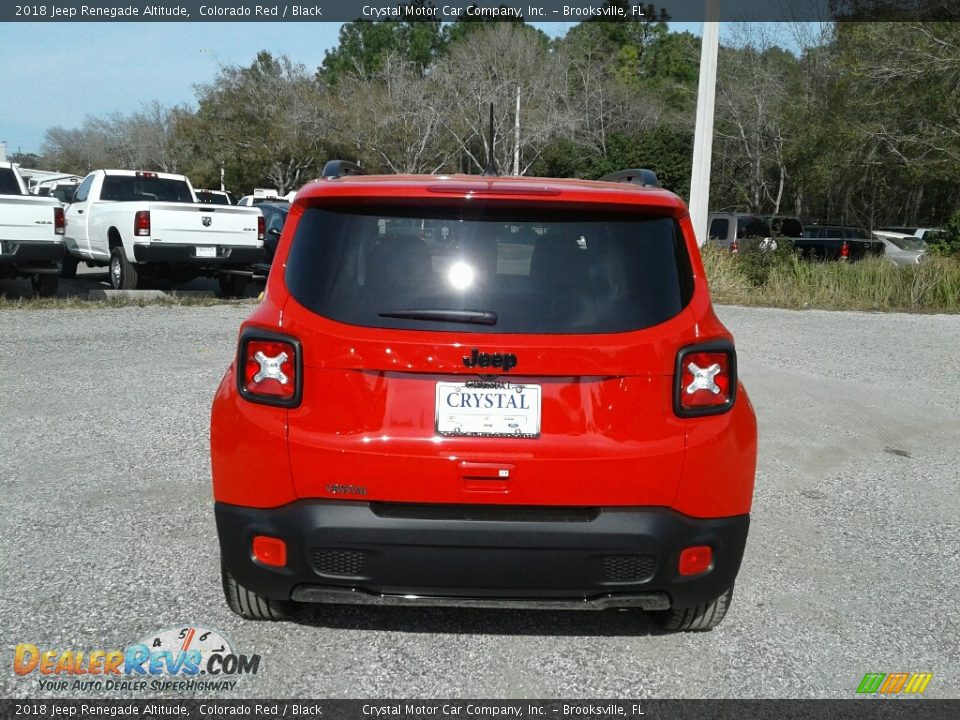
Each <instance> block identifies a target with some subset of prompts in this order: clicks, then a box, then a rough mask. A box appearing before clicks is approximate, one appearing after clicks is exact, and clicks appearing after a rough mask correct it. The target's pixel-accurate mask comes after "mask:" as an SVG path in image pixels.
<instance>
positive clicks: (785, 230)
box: [770, 217, 803, 238]
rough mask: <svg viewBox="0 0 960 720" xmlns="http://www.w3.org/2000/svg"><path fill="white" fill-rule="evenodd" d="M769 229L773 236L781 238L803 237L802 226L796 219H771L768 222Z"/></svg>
mask: <svg viewBox="0 0 960 720" xmlns="http://www.w3.org/2000/svg"><path fill="white" fill-rule="evenodd" d="M770 229H771V230H772V231H773V234H774V235H780V236H782V237H788V238H797V237H803V226H802V225H801V224H800V221H799V220H797V219H796V218H789V217H783V218H773V220H771V222H770Z"/></svg>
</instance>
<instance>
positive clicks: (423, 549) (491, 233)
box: [210, 168, 757, 630]
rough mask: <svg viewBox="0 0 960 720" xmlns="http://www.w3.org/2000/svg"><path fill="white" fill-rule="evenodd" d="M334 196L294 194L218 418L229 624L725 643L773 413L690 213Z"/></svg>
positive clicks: (551, 197) (496, 191)
mask: <svg viewBox="0 0 960 720" xmlns="http://www.w3.org/2000/svg"><path fill="white" fill-rule="evenodd" d="M354 171H357V172H358V171H359V169H358V168H354ZM639 174H640V173H637V172H631V173H622V174H615V175H614V176H612V177H614V178H620V179H621V180H622V179H623V178H625V177H634V176H637V175H639ZM324 175H325V177H327V178H329V179H325V180H322V181H318V182H313V183H310V184H308V185H307V186H305V187H304V188H303V189H301V190H300V191H299V192H298V193H297V197H296V199H295V200H294V202H293V205H292V209H291V212H290V215H289V219H288V223H289V224H290V225H289V226H288V227H287V228H286V229H285V230H284V232H283V234H282V235H281V239H280V244H279V246H278V248H277V253H276V258H275V267H274V271H273V272H271V273H270V277H269V279H268V280H267V288H266V292H265V294H264V299H263V301H262V302H261V303H260V304H259V305H257V306H256V309H255V310H254V311H253V313H252V314H251V316H250V317H249V318H248V319H247V320H246V321H244V322H243V324H242V326H241V329H240V334H239V339H238V345H237V354H236V357H235V360H234V362H233V363H232V364H231V366H230V367H229V369H228V370H227V372H226V374H225V376H224V378H223V381H222V382H221V384H220V386H219V389H218V390H217V393H216V397H215V398H214V402H213V409H212V416H211V424H210V433H211V435H210V442H211V446H210V447H211V457H212V471H213V490H214V497H215V514H216V523H217V531H218V536H219V542H220V551H221V557H222V580H223V587H224V593H225V596H226V600H227V603H228V605H229V606H230V608H231V609H232V610H233V611H234V612H236V613H238V614H239V615H241V616H243V617H245V618H251V619H278V618H281V617H284V616H285V614H286V613H287V612H289V610H290V608H291V601H302V602H330V603H361V604H362V603H370V604H405V603H407V604H421V605H447V604H449V605H469V606H477V605H485V604H486V605H497V606H502V605H511V604H513V605H516V606H520V607H527V608H529V607H538V608H559V609H564V608H578V609H579V608H631V609H643V610H650V611H654V614H655V617H656V619H657V620H658V621H659V622H660V623H662V624H663V625H664V626H665V627H666V628H668V629H671V630H708V629H710V628H712V627H714V626H715V625H717V624H718V623H719V622H720V621H721V620H722V618H723V617H724V615H725V614H726V612H727V608H728V607H729V605H730V602H731V597H732V593H733V585H734V580H735V578H736V576H737V573H738V571H739V568H740V562H741V558H742V555H743V550H744V544H745V541H746V536H747V528H748V525H749V517H750V516H749V513H750V507H751V500H752V493H753V483H754V471H755V465H756V451H757V435H756V420H755V416H754V412H753V409H752V407H751V405H750V401H749V400H748V398H747V394H746V392H745V390H744V388H743V385H742V384H741V383H740V381H739V379H738V376H737V355H736V350H735V348H734V344H733V339H732V337H731V335H730V333H729V331H728V330H727V329H726V328H725V327H724V326H723V325H722V324H721V322H720V321H719V319H718V318H717V317H716V315H715V314H714V311H713V308H712V305H711V302H710V295H709V290H708V287H707V282H706V278H705V276H704V270H703V264H702V262H701V259H700V254H699V250H698V247H697V240H696V238H695V237H694V235H693V232H692V229H691V225H690V223H689V222H688V220H687V208H686V206H685V205H684V203H683V201H682V200H680V198H678V197H677V196H675V195H673V194H672V193H670V192H667V191H664V190H660V189H657V188H652V187H644V186H641V185H639V184H632V183H631V182H612V181H593V182H591V181H582V180H570V179H567V180H552V179H543V178H528V177H503V178H497V177H471V176H465V175H458V176H452V177H446V176H409V175H406V176H363V175H359V174H352V175H349V176H343V177H339V176H331V175H329V174H328V173H327V172H326V171H325V173H324ZM428 225H429V226H432V227H431V228H430V229H431V232H429V233H427V232H424V230H425V227H426V226H428ZM443 228H447V233H443V232H442V229H443ZM281 268H282V270H281Z"/></svg>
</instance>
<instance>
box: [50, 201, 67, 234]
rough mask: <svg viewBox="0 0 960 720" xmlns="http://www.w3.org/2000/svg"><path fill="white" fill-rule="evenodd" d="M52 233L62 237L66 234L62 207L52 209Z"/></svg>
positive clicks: (65, 222) (65, 220)
mask: <svg viewBox="0 0 960 720" xmlns="http://www.w3.org/2000/svg"><path fill="white" fill-rule="evenodd" d="M53 232H54V233H55V234H57V235H63V234H65V233H66V232H67V219H66V217H65V216H64V214H63V208H62V207H56V208H54V209H53Z"/></svg>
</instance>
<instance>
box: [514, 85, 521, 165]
mask: <svg viewBox="0 0 960 720" xmlns="http://www.w3.org/2000/svg"><path fill="white" fill-rule="evenodd" d="M513 174H514V175H519V174H520V86H519V85H517V115H516V118H515V119H514V121H513Z"/></svg>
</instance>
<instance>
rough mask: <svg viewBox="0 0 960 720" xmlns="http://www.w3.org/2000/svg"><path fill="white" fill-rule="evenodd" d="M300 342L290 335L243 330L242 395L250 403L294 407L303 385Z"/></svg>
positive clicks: (239, 364) (240, 350)
mask: <svg viewBox="0 0 960 720" xmlns="http://www.w3.org/2000/svg"><path fill="white" fill-rule="evenodd" d="M302 375H303V358H302V357H301V350H300V342H299V341H298V340H297V339H296V338H292V337H289V336H287V335H278V334H276V333H271V332H266V331H260V330H256V329H248V330H244V332H243V333H242V334H241V336H240V346H239V348H238V354H237V382H238V387H239V390H240V394H241V395H242V396H243V397H244V398H246V399H247V400H250V401H251V402H258V403H264V404H266V405H277V406H280V407H294V406H296V405H299V404H300V396H301V388H302V382H303V377H302Z"/></svg>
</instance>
